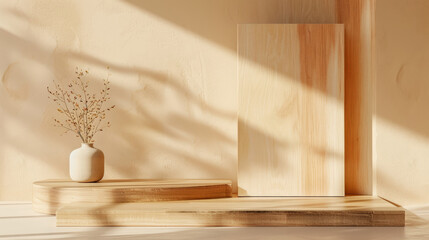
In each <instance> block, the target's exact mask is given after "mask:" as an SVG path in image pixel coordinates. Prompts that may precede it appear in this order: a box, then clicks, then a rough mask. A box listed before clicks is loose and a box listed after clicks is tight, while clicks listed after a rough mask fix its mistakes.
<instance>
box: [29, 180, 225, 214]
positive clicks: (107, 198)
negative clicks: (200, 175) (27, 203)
mask: <svg viewBox="0 0 429 240" xmlns="http://www.w3.org/2000/svg"><path fill="white" fill-rule="evenodd" d="M231 185H232V183H231V181H230V180H186V179H182V180H144V179H129V180H102V181H100V182H97V183H77V182H73V181H70V180H46V181H38V182H34V183H33V210H34V211H36V212H40V213H46V214H55V213H56V211H57V209H58V208H60V207H62V206H64V205H66V204H69V203H76V202H78V203H109V204H110V203H130V202H151V201H171V200H189V199H205V198H227V197H231V196H232V187H231Z"/></svg>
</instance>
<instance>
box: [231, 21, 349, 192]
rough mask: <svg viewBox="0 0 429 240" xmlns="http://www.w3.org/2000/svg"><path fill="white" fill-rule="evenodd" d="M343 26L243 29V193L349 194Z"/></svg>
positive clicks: (240, 137)
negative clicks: (345, 146) (345, 153)
mask: <svg viewBox="0 0 429 240" xmlns="http://www.w3.org/2000/svg"><path fill="white" fill-rule="evenodd" d="M343 37H344V31H343V25H341V24H244V25H238V82H239V97H238V98H239V103H238V117H239V123H238V187H239V190H238V191H239V192H238V194H239V195H240V196H343V195H344V41H343Z"/></svg>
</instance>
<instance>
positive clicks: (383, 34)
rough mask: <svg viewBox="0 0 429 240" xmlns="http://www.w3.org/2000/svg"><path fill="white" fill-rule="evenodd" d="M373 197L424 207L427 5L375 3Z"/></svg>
mask: <svg viewBox="0 0 429 240" xmlns="http://www.w3.org/2000/svg"><path fill="white" fill-rule="evenodd" d="M376 9H377V10H376V49H377V54H376V57H377V66H376V67H377V80H376V91H375V96H376V106H375V107H376V108H375V115H374V117H375V124H374V127H375V128H374V130H375V131H374V150H375V151H374V159H375V161H376V176H377V184H376V187H377V193H378V195H379V196H382V197H385V198H387V199H389V200H391V201H393V202H395V203H398V204H401V205H416V204H428V203H429V14H428V13H429V1H427V0H377V6H376Z"/></svg>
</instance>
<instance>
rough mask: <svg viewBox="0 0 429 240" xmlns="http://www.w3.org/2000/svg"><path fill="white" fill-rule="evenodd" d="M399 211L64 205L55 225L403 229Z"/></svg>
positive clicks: (330, 203) (239, 202) (243, 201)
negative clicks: (370, 227)
mask: <svg viewBox="0 0 429 240" xmlns="http://www.w3.org/2000/svg"><path fill="white" fill-rule="evenodd" d="M404 219H405V213H404V210H403V209H402V208H399V207H395V206H393V205H391V204H390V203H388V202H386V201H384V200H382V199H380V198H377V197H370V196H350V197H331V198H323V197H289V198H287V197H286V198H285V197H283V198H282V197H271V198H267V197H265V198H264V197H239V198H223V199H209V200H189V201H173V202H150V203H144V204H143V203H123V204H96V203H90V204H88V203H85V204H70V205H67V206H65V207H63V208H61V209H59V210H58V211H57V226H64V227H66V226H67V227H68V226H404Z"/></svg>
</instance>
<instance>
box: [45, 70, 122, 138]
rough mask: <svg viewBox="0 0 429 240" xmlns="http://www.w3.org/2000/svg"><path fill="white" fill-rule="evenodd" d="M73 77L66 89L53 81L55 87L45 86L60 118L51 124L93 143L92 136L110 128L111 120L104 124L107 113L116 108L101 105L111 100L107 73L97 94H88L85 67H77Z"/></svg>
mask: <svg viewBox="0 0 429 240" xmlns="http://www.w3.org/2000/svg"><path fill="white" fill-rule="evenodd" d="M75 74H76V77H75V78H74V79H72V80H71V83H69V84H68V85H67V88H63V87H61V85H60V84H58V83H57V82H56V81H55V80H54V86H55V89H52V90H51V89H50V88H49V87H47V90H48V93H49V97H48V98H50V99H52V100H53V101H54V102H55V103H56V104H57V111H58V112H59V113H61V114H62V116H64V118H63V119H57V118H54V122H55V123H54V126H56V127H61V128H64V129H65V130H66V131H65V132H66V133H67V132H73V133H75V134H76V137H79V138H80V139H81V140H82V142H84V143H93V142H94V139H93V138H94V135H95V134H96V133H98V132H102V131H103V129H104V128H106V127H110V122H107V123H106V124H104V121H105V119H106V113H107V112H108V111H111V110H112V109H114V108H115V105H112V106H109V107H104V105H105V104H106V102H107V101H108V100H110V87H109V84H110V82H109V74H108V76H107V78H106V79H103V81H104V83H103V88H102V89H101V90H100V92H99V93H92V94H91V93H89V91H88V86H89V80H88V79H87V78H86V76H87V75H88V74H89V72H88V70H82V69H79V68H78V67H76V71H75Z"/></svg>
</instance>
